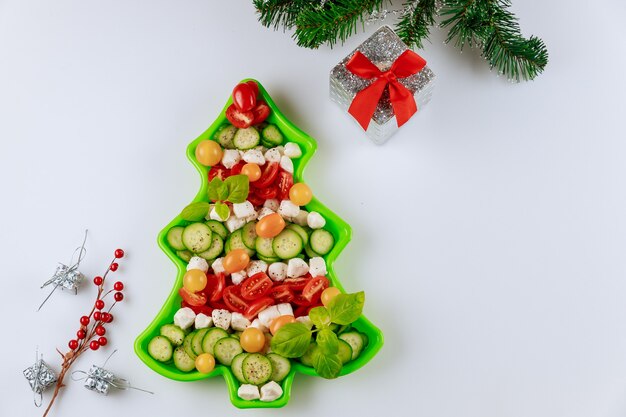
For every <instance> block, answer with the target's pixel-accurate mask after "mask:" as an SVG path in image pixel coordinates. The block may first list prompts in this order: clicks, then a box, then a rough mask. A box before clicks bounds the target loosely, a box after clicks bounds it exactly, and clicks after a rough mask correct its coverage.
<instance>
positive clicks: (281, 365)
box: [267, 353, 291, 382]
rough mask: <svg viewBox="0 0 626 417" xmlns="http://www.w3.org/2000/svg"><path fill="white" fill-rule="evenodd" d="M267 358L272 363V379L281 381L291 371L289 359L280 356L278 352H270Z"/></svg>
mask: <svg viewBox="0 0 626 417" xmlns="http://www.w3.org/2000/svg"><path fill="white" fill-rule="evenodd" d="M267 359H269V360H270V362H271V363H272V376H271V377H270V379H271V380H272V381H276V382H280V381H282V380H283V379H285V377H286V376H287V375H289V371H291V362H290V361H289V359H287V358H285V357H283V356H280V355H279V354H278V353H268V354H267Z"/></svg>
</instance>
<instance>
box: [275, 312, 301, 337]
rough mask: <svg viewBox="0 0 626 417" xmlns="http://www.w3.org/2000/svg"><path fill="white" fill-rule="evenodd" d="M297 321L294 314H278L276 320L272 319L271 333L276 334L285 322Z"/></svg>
mask: <svg viewBox="0 0 626 417" xmlns="http://www.w3.org/2000/svg"><path fill="white" fill-rule="evenodd" d="M295 321H296V318H295V317H294V316H289V315H285V316H278V317H276V318H275V319H274V320H272V322H271V323H270V333H272V334H273V335H275V334H276V332H277V331H278V330H279V329H280V328H281V327H283V326H284V325H285V324H287V323H295Z"/></svg>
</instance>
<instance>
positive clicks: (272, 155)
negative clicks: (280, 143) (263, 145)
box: [265, 148, 282, 162]
mask: <svg viewBox="0 0 626 417" xmlns="http://www.w3.org/2000/svg"><path fill="white" fill-rule="evenodd" d="M281 156H282V155H281V154H280V150H278V149H276V148H271V149H268V150H267V152H265V160H266V161H267V162H280V158H281Z"/></svg>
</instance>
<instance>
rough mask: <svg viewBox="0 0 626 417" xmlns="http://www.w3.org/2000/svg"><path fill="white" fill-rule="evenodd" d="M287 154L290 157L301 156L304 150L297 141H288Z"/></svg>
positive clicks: (286, 145)
mask: <svg viewBox="0 0 626 417" xmlns="http://www.w3.org/2000/svg"><path fill="white" fill-rule="evenodd" d="M285 156H288V157H289V158H300V157H301V156H302V150H301V149H300V146H298V144H297V143H295V142H287V144H285Z"/></svg>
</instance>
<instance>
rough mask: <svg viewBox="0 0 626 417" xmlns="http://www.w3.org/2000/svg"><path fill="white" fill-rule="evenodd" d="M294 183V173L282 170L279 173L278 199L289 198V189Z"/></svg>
mask: <svg viewBox="0 0 626 417" xmlns="http://www.w3.org/2000/svg"><path fill="white" fill-rule="evenodd" d="M292 185H293V175H291V174H290V173H288V172H287V171H281V172H280V174H278V199H279V200H289V190H290V189H291V186H292Z"/></svg>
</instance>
